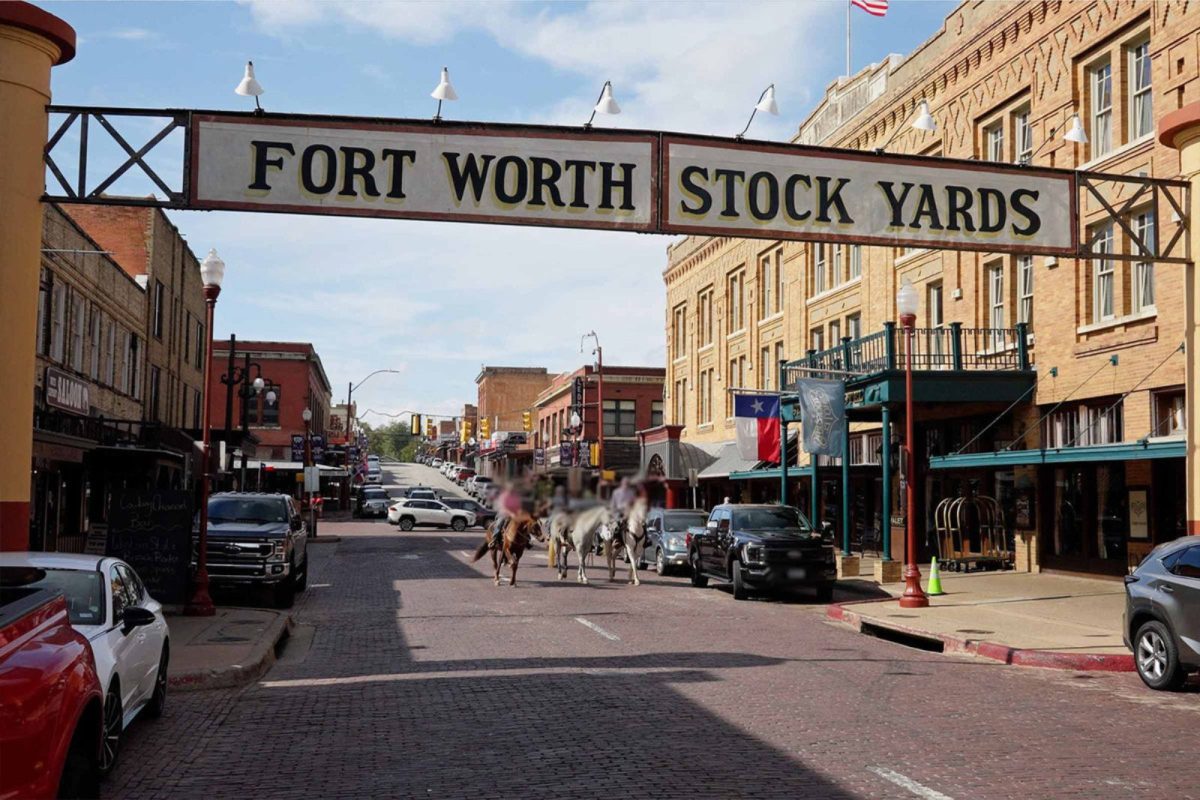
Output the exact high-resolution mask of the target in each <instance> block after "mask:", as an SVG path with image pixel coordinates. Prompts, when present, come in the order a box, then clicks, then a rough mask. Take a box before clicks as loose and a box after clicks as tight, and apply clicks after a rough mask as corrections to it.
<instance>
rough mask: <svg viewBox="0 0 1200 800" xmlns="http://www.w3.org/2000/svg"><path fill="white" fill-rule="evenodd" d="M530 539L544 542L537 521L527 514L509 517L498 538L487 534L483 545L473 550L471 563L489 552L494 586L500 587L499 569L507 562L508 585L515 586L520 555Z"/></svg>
mask: <svg viewBox="0 0 1200 800" xmlns="http://www.w3.org/2000/svg"><path fill="white" fill-rule="evenodd" d="M531 537H533V538H536V539H537V540H538V541H539V542H544V541H546V537H545V535H544V534H543V533H542V526H541V524H540V523H539V522H538V521H537V519H535V518H534V517H531V516H529V515H528V514H520V515H519V516H515V517H510V518H509V519H508V521H507V522H506V523H505V525H504V530H503V531H502V532H501V534H500V535H499V536H498V537H497V536H494V535H493V534H492V533H491V532H489V533H488V535H487V538H485V539H484V541H483V544H481V545H479V547H477V548H476V549H475V555H474V556H472V558H471V561H473V562H474V561H478V560H479V559H481V558H483V554H484V553H486V552H488V551H489V550H491V551H492V566H493V567H494V568H495V574H494V575H493V580H494V581H495V583H496V585H497V586H499V585H500V567H501V565H503V564H504V563H505V562H506V561H507V562H508V564H509V567H510V569H511V570H512V572H511V575H510V576H509V585H510V586H516V585H517V565H518V564H519V563H520V562H521V555H522V554H523V553H524V552H525V550H526V549H527V548H528V547H529V540H530V538H531Z"/></svg>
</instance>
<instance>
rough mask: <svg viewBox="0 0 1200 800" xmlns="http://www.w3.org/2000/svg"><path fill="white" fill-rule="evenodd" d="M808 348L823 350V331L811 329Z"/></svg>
mask: <svg viewBox="0 0 1200 800" xmlns="http://www.w3.org/2000/svg"><path fill="white" fill-rule="evenodd" d="M808 346H809V349H811V350H818V351H820V350H824V349H825V331H823V330H822V329H820V328H813V329H812V331H811V332H810V335H809V340H808Z"/></svg>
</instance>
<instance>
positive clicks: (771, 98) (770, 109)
mask: <svg viewBox="0 0 1200 800" xmlns="http://www.w3.org/2000/svg"><path fill="white" fill-rule="evenodd" d="M754 107H755V108H757V109H758V110H759V111H762V112H763V113H766V114H772V115H774V116H776V117H778V116H779V105H778V104H777V103H776V102H775V84H773V83H772V84H771V85H770V86H768V87H767V90H766V91H765V92H763V96H762V99H760V100H759V101H758V103H756V104H755V106H754Z"/></svg>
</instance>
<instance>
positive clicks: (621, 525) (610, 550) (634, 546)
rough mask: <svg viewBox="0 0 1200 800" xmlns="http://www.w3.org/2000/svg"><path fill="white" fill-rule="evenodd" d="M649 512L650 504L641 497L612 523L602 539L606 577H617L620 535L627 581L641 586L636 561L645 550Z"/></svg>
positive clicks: (613, 578)
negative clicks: (607, 534) (626, 567)
mask: <svg viewBox="0 0 1200 800" xmlns="http://www.w3.org/2000/svg"><path fill="white" fill-rule="evenodd" d="M649 513H650V505H649V504H648V503H647V502H646V501H645V500H643V499H641V498H638V500H637V501H636V502H635V503H634V504H633V506H632V507H630V509H629V513H628V514H627V515H626V516H625V517H624V519H618V520H616V521H615V522H613V524H612V528H613V530H612V531H611V534H610V535H609V536H608V537H607V538H605V540H604V559H605V561H607V562H608V579H609V580H610V581H611V580H616V577H617V548H616V544H617V541H616V537H617V536H620V537H621V539H620V544H621V545H622V547H624V549H625V555H626V558H627V560H628V561H629V582H630V583H632V584H633V585H634V586H641V585H642V582H641V580H639V579H638V566H637V565H638V563H639V562H640V561H641V560H642V555H643V554H644V553H645V552H646V517H647V515H648V514H649Z"/></svg>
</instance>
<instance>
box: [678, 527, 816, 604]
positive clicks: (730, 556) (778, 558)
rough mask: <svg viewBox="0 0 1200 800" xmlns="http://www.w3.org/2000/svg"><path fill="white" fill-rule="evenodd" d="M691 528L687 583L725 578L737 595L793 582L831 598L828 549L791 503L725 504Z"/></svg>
mask: <svg viewBox="0 0 1200 800" xmlns="http://www.w3.org/2000/svg"><path fill="white" fill-rule="evenodd" d="M691 533H692V536H691V541H690V542H689V543H688V563H689V564H690V565H691V568H692V585H693V586H707V585H708V581H709V579H711V578H715V579H717V580H724V581H729V582H730V583H732V584H733V596H734V598H735V599H737V600H744V599H746V598H747V597H748V596H749V595H750V592H751V590H753V589H779V590H782V589H793V588H797V587H811V588H813V589H815V590H816V593H817V599H818V600H820V601H821V602H829V600H831V599H832V597H833V584H834V581H835V580H836V579H837V568H836V565H835V562H834V548H833V546H832V545H830V544H826V543H825V541H824V539H823V537H822V536H821V533H820V532H819V531H817V530H816V529H814V528H813V526H812V524H811V523H810V522H809V521H808V520H807V519H805V517H804V515H803V514H802V513H800V510H799V509H797V508H793V507H792V506H781V505H768V504H763V505H749V504H747V505H741V504H735V503H725V504H722V505H719V506H717V507H715V508H714V509H713V510H712V512H711V513H710V514H709V516H708V522H707V523H706V524H705V526H704V528H693V529H692V531H691Z"/></svg>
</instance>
